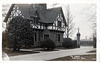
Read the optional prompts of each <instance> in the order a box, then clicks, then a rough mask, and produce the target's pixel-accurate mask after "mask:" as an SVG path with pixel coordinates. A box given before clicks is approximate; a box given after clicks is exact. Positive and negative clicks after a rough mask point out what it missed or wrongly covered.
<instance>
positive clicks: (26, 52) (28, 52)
mask: <svg viewBox="0 0 100 63" xmlns="http://www.w3.org/2000/svg"><path fill="white" fill-rule="evenodd" d="M3 52H5V53H6V54H7V55H8V56H17V55H24V54H35V53H40V52H38V51H11V50H6V49H5V50H3Z"/></svg>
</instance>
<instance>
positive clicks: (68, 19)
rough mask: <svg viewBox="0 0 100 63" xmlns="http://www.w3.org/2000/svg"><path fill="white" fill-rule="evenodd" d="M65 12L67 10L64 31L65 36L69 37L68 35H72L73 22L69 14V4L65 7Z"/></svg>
mask: <svg viewBox="0 0 100 63" xmlns="http://www.w3.org/2000/svg"><path fill="white" fill-rule="evenodd" d="M66 12H67V13H66V23H67V27H66V31H65V37H67V38H69V37H70V36H72V35H73V28H74V25H75V23H74V22H73V16H72V14H71V11H70V7H69V5H68V7H67V9H66Z"/></svg>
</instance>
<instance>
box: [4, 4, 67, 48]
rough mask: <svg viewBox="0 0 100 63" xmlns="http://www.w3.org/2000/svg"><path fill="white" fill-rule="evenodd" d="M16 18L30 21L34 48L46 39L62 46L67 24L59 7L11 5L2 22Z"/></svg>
mask: <svg viewBox="0 0 100 63" xmlns="http://www.w3.org/2000/svg"><path fill="white" fill-rule="evenodd" d="M16 16H22V17H23V18H25V19H27V20H29V21H30V25H31V26H32V28H33V31H32V32H34V34H33V36H34V46H35V47H38V46H40V42H41V41H43V40H44V39H46V38H50V39H52V40H53V42H55V45H56V46H61V45H62V42H63V34H64V32H65V27H66V26H67V24H66V20H65V17H64V14H63V10H62V8H61V7H56V8H51V9H47V6H46V4H13V5H12V6H11V7H10V9H9V11H8V14H7V16H6V17H5V20H4V21H5V22H9V21H10V20H11V19H12V18H14V17H16Z"/></svg>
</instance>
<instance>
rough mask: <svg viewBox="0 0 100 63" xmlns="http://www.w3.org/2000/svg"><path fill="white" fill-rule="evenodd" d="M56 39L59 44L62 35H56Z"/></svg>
mask: <svg viewBox="0 0 100 63" xmlns="http://www.w3.org/2000/svg"><path fill="white" fill-rule="evenodd" d="M56 39H57V41H58V42H60V34H57V35H56Z"/></svg>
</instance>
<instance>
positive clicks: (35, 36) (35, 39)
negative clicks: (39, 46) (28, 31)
mask: <svg viewBox="0 0 100 63" xmlns="http://www.w3.org/2000/svg"><path fill="white" fill-rule="evenodd" d="M33 36H34V41H37V34H36V33H34V34H33Z"/></svg>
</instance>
